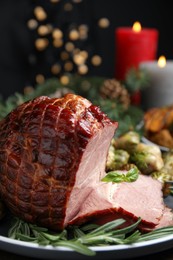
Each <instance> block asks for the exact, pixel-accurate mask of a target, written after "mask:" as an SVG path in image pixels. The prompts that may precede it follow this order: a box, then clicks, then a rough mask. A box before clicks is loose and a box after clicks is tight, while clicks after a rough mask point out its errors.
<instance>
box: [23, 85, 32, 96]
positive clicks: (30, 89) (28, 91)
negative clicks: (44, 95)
mask: <svg viewBox="0 0 173 260" xmlns="http://www.w3.org/2000/svg"><path fill="white" fill-rule="evenodd" d="M33 91H34V88H33V87H32V86H26V87H24V91H23V92H24V94H26V95H27V94H30V93H32V92H33Z"/></svg>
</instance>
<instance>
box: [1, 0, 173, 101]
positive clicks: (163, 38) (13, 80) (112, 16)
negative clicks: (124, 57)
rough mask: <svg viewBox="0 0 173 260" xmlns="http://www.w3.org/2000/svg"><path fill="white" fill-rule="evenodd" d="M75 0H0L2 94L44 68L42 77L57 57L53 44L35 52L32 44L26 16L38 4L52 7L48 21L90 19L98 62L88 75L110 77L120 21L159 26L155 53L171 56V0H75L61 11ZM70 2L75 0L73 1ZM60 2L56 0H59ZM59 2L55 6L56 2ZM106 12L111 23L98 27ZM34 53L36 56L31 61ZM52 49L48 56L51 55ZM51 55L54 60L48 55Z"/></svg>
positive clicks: (30, 82) (90, 41)
mask: <svg viewBox="0 0 173 260" xmlns="http://www.w3.org/2000/svg"><path fill="white" fill-rule="evenodd" d="M66 2H73V1H67V0H60V1H59V3H57V4H56V8H55V7H54V11H52V10H53V9H52V8H53V5H54V6H55V4H52V3H50V1H49V0H42V1H38V0H35V1H31V0H15V1H14V0H1V1H0V35H1V38H0V94H1V95H2V96H3V97H4V98H6V97H8V96H9V95H12V94H13V93H14V92H16V91H17V92H22V91H23V89H24V87H25V86H27V85H34V84H35V75H36V74H37V73H40V72H43V74H44V75H45V77H46V78H49V77H51V76H52V75H51V74H50V72H49V68H48V66H49V65H50V63H51V61H53V59H55V58H56V57H57V56H56V55H55V56H56V57H54V50H53V49H49V53H46V52H42V53H39V52H38V51H36V50H35V47H34V39H35V38H34V37H35V35H34V33H33V32H31V30H29V29H28V28H27V25H26V24H27V21H28V20H29V19H30V18H32V17H33V8H34V7H35V6H36V5H41V6H43V7H44V8H45V10H47V11H48V13H50V16H49V21H48V22H51V23H54V24H56V23H57V24H59V22H62V25H63V26H64V23H68V24H69V23H70V22H74V21H75V22H77V23H83V22H85V23H88V25H89V28H90V37H89V39H88V41H87V43H86V44H88V46H90V47H91V49H92V51H93V49H95V50H96V51H97V53H98V54H99V55H100V56H101V57H102V59H103V63H102V65H101V66H99V67H90V68H89V73H88V75H96V76H97V75H98V76H106V77H113V76H114V61H115V57H114V56H115V55H114V51H115V43H114V31H115V28H116V27H119V26H130V27H131V26H132V24H133V23H134V22H135V21H137V20H138V21H140V22H141V24H142V26H143V27H154V28H157V29H158V30H159V46H158V53H157V56H158V57H159V56H160V55H165V56H166V58H167V59H173V28H172V26H173V13H172V7H171V0H170V1H169V0H165V1H163V0H152V1H147V0H145V1H137V0H130V1H128V0H83V1H81V3H78V4H76V7H75V9H74V10H73V12H72V13H71V14H70V15H69V14H66V13H62V12H61V8H60V7H59V6H62V4H64V3H66ZM73 4H74V2H73ZM58 5H59V6H58ZM57 6H58V7H57ZM101 17H107V18H108V19H109V21H110V26H109V27H108V28H106V29H100V28H99V27H98V26H97V21H98V19H100V18H101ZM33 55H34V57H35V59H36V61H33V59H32V58H33ZM51 55H52V56H51ZM50 57H52V60H51V58H50Z"/></svg>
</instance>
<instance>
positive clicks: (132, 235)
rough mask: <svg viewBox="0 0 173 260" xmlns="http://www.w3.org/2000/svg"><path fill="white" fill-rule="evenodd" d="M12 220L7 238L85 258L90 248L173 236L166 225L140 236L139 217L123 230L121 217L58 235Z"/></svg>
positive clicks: (123, 221) (65, 231) (72, 229)
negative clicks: (67, 250) (57, 248)
mask: <svg viewBox="0 0 173 260" xmlns="http://www.w3.org/2000/svg"><path fill="white" fill-rule="evenodd" d="M14 220H15V222H14V223H13V225H12V227H11V228H10V229H9V232H8V236H9V237H10V238H12V239H16V240H20V241H25V242H31V243H37V244H39V245H42V246H46V245H51V246H53V247H59V246H63V247H66V248H69V249H72V250H73V251H76V252H78V253H80V254H83V255H87V256H94V255H95V254H96V251H94V250H93V249H92V246H103V245H107V246H109V245H119V244H121V245H123V244H133V243H138V242H143V241H148V240H153V239H157V238H161V237H164V236H168V235H170V234H172V233H173V226H169V227H165V228H159V229H156V230H154V231H151V232H149V233H146V234H142V233H141V232H140V231H139V230H138V229H137V227H138V225H139V223H140V222H141V219H140V218H139V219H138V220H137V221H136V222H135V223H134V224H131V225H128V226H127V227H124V228H122V227H121V226H122V225H123V224H124V223H125V220H124V219H122V218H120V219H117V220H113V221H110V222H108V223H106V224H104V225H102V226H98V225H96V224H85V225H83V226H81V227H77V226H73V227H71V228H69V229H65V230H63V231H62V232H59V233H55V232H51V231H49V230H48V229H47V228H44V227H38V226H37V225H34V224H30V223H26V222H24V221H23V220H21V219H19V218H15V219H14Z"/></svg>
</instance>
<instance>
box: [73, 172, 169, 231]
mask: <svg viewBox="0 0 173 260" xmlns="http://www.w3.org/2000/svg"><path fill="white" fill-rule="evenodd" d="M139 217H140V218H141V219H142V220H141V223H140V225H139V229H141V230H143V231H144V230H146V231H147V230H148V231H149V230H151V229H154V228H156V227H163V226H167V225H173V214H172V212H171V210H170V209H168V208H167V207H166V206H165V203H164V201H163V194H162V185H161V183H160V182H159V181H157V180H154V179H153V178H152V177H150V176H145V175H142V174H140V175H139V177H138V179H137V180H136V181H135V182H132V183H127V182H123V183H120V184H112V183H100V184H99V185H98V186H97V187H96V188H95V189H94V190H93V191H92V192H91V193H90V195H89V196H88V198H87V199H86V201H85V202H84V203H83V204H82V205H81V208H80V211H79V213H78V215H76V216H75V218H74V219H73V220H72V221H71V222H70V224H75V225H79V224H82V223H84V222H86V221H89V220H92V221H94V222H96V223H98V224H104V223H106V222H107V221H110V220H113V219H117V218H124V219H126V225H129V224H131V223H133V222H135V221H136V220H137V219H138V218H139Z"/></svg>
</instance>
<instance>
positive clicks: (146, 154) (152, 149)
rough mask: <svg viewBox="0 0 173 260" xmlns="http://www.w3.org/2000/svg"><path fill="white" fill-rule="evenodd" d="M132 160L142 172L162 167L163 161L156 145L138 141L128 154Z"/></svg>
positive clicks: (146, 172)
mask: <svg viewBox="0 0 173 260" xmlns="http://www.w3.org/2000/svg"><path fill="white" fill-rule="evenodd" d="M130 161H131V162H133V163H134V164H135V165H136V166H137V167H138V168H139V170H140V171H141V172H142V174H147V175H148V174H151V173H152V172H153V171H159V170H161V169H162V167H163V165H164V163H163V159H162V155H161V152H160V149H159V148H158V147H157V146H156V145H147V144H143V143H139V144H138V145H137V146H136V148H135V150H134V151H133V153H132V154H131V155H130Z"/></svg>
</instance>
